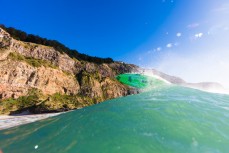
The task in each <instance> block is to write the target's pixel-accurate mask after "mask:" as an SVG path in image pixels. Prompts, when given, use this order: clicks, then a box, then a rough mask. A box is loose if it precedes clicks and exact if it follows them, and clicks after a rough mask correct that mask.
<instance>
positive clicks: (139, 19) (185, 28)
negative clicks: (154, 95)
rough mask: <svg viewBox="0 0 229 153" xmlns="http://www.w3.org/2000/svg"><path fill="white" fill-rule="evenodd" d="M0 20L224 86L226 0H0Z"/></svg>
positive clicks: (228, 46) (228, 51) (228, 48)
mask: <svg viewBox="0 0 229 153" xmlns="http://www.w3.org/2000/svg"><path fill="white" fill-rule="evenodd" d="M0 4H1V9H0V14H1V15H0V24H5V25H6V26H11V27H15V28H17V29H20V30H23V31H26V32H27V33H32V34H36V35H39V36H41V37H45V38H48V39H54V40H58V41H60V42H61V43H63V44H65V45H66V46H68V47H69V48H71V49H76V50H78V51H79V52H81V53H85V54H88V55H92V56H98V57H111V58H113V59H114V60H117V61H124V62H126V63H133V64H136V65H139V66H141V67H145V68H155V69H158V70H160V71H162V72H165V73H168V74H170V75H175V76H179V77H181V78H183V79H184V80H186V81H189V82H202V81H214V82H219V83H221V84H223V85H224V86H226V87H228V88H229V79H228V78H229V60H228V59H229V43H228V40H229V20H228V19H229V1H228V0H217V1H216V0H215V1H214V0H141V1H140V0H48V1H47V0H39V1H37V0H20V1H18V0H10V1H9V0H0Z"/></svg>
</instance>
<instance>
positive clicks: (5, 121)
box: [0, 113, 61, 130]
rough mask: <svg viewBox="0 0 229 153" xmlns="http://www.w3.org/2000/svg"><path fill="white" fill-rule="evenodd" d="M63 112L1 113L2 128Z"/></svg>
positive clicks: (0, 125) (0, 124) (0, 126)
mask: <svg viewBox="0 0 229 153" xmlns="http://www.w3.org/2000/svg"><path fill="white" fill-rule="evenodd" d="M60 114H61V113H48V114H26V115H25V114H21V115H20V114H19V115H15V116H13V115H0V130H3V129H7V128H11V127H14V126H18V125H22V124H27V123H31V122H35V121H38V120H42V119H46V118H48V117H52V116H57V115H60Z"/></svg>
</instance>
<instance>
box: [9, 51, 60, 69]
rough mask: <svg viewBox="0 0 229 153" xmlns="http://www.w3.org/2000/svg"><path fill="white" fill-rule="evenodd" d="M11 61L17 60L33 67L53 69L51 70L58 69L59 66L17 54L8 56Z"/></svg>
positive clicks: (12, 53) (13, 53)
mask: <svg viewBox="0 0 229 153" xmlns="http://www.w3.org/2000/svg"><path fill="white" fill-rule="evenodd" d="M8 58H9V59H12V60H16V61H23V62H26V63H27V64H29V65H31V66H33V67H41V66H44V67H51V68H57V66H55V65H53V64H52V63H51V62H49V61H46V60H41V59H35V58H32V57H25V56H23V55H21V54H19V53H16V52H11V53H10V54H9V55H8Z"/></svg>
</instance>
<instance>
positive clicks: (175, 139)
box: [0, 86, 229, 153]
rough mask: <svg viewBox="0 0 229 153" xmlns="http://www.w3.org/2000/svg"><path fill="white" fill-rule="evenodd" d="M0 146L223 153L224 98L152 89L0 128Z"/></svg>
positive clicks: (227, 147)
mask: <svg viewBox="0 0 229 153" xmlns="http://www.w3.org/2000/svg"><path fill="white" fill-rule="evenodd" d="M35 146H36V147H37V149H35ZM0 148H1V149H2V150H3V152H4V153H30V152H34V153H38V152H39V153H58V152H69V153H186V152H187V153H189V152H190V153H228V152H229V96H228V95H220V94H211V93H206V92H202V91H198V90H194V89H189V88H184V87H179V86H167V87H161V88H155V89H152V90H151V91H148V92H145V93H141V94H139V95H133V96H127V97H123V98H118V99H113V100H109V101H106V102H104V103H101V104H98V105H94V106H91V107H87V108H83V109H81V110H76V111H72V112H69V113H65V114H62V115H60V116H56V117H52V118H49V119H46V120H42V121H38V122H35V123H31V124H27V125H22V126H19V127H15V128H11V129H8V130H3V131H0Z"/></svg>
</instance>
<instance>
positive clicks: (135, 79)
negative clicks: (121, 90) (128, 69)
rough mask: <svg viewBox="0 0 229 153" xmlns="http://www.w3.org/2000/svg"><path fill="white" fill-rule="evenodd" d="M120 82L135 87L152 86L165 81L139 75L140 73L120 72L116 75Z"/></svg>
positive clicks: (162, 83)
mask: <svg viewBox="0 0 229 153" xmlns="http://www.w3.org/2000/svg"><path fill="white" fill-rule="evenodd" d="M116 79H118V80H119V81H120V82H121V83H123V84H126V85H129V86H132V87H136V88H152V87H158V86H161V85H164V84H165V83H164V82H163V81H161V80H158V79H156V78H154V77H150V76H146V75H140V74H132V73H126V74H120V75H118V76H117V77H116Z"/></svg>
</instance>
